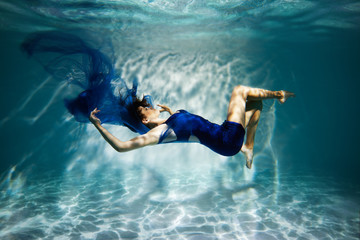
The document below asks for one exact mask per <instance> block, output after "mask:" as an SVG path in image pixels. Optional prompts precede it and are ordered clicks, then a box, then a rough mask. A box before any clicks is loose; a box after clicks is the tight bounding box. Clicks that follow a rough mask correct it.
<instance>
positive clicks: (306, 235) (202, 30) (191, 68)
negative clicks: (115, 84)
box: [0, 1, 359, 239]
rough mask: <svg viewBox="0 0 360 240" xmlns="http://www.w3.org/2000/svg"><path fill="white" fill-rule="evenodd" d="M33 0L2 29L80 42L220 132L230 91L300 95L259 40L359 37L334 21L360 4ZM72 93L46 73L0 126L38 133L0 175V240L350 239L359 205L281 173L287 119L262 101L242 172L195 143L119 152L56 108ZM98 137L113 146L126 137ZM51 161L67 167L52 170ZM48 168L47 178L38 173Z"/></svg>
mask: <svg viewBox="0 0 360 240" xmlns="http://www.w3.org/2000/svg"><path fill="white" fill-rule="evenodd" d="M31 2H32V4H33V5H31V4H30V5H28V4H26V3H25V2H24V3H19V2H16V1H13V2H11V3H6V2H1V3H0V8H1V13H2V14H3V13H4V15H2V16H3V18H1V19H0V23H2V24H1V26H0V27H1V29H3V28H5V26H7V28H8V29H10V30H12V31H19V32H31V31H35V30H39V29H41V30H44V29H46V30H48V29H54V28H55V29H58V28H60V29H61V30H63V31H66V30H69V31H70V32H76V33H78V34H79V35H81V36H82V37H84V38H88V39H85V40H89V41H90V42H91V44H94V46H96V47H98V48H99V49H100V50H102V51H104V52H105V53H106V54H109V55H114V56H116V57H115V59H116V63H115V65H116V68H117V69H118V70H120V71H121V74H122V77H123V78H124V79H126V80H127V81H129V82H131V81H132V79H133V78H134V77H138V78H139V81H140V86H139V92H141V93H148V94H152V95H153V97H154V100H155V102H156V103H166V104H168V105H169V106H171V107H172V108H173V109H180V108H184V109H187V110H189V111H190V112H193V113H196V114H200V115H202V116H204V117H205V118H207V119H209V120H212V121H214V122H217V123H221V122H222V121H223V120H224V119H225V116H226V109H227V104H228V100H229V96H230V93H231V89H232V88H233V87H234V86H235V85H237V84H243V85H250V86H256V87H264V88H273V86H275V85H276V86H279V85H281V87H284V88H286V87H288V86H296V80H295V77H294V78H293V80H292V81H289V82H281V83H279V82H278V81H279V79H281V77H282V76H281V74H278V72H277V71H278V66H275V65H274V64H273V58H272V54H269V55H270V57H269V56H268V55H266V57H265V56H264V55H265V54H264V52H265V51H266V50H264V49H262V48H265V47H264V46H262V45H261V42H260V44H259V42H258V41H259V39H261V40H263V39H265V42H266V41H271V40H272V39H274V38H279V39H280V42H281V41H282V40H284V39H286V40H289V41H294V39H297V38H298V37H299V36H301V34H303V33H306V34H305V35H306V37H304V36H303V37H304V39H303V40H304V41H305V40H309V39H312V38H316V37H317V36H318V34H319V33H321V34H320V35H321V36H322V37H324V36H325V37H326V36H328V35H327V33H329V32H330V29H331V28H329V26H331V27H346V28H348V29H351V28H354V21H353V20H352V16H353V15H349V17H345V16H344V15H341V14H342V13H343V12H344V9H349V11H352V12H357V11H358V5H357V4H351V3H348V4H346V5H345V6H344V7H341V8H337V6H338V3H333V5H331V7H328V8H325V9H323V11H321V14H320V13H319V14H313V13H314V11H312V10H314V8H315V10H316V8H317V3H316V2H315V1H304V2H299V1H270V2H269V1H265V2H264V1H242V2H240V3H239V1H226V2H224V1H211V2H209V1H206V2H203V1H188V2H187V1H181V2H179V1H173V2H172V1H149V2H146V1H141V2H140V3H138V4H131V3H130V2H128V1H112V2H111V3H108V2H107V1H106V2H104V1H97V2H96V3H94V5H91V4H90V3H78V5H76V4H75V5H74V2H73V1H66V2H63V3H61V2H59V1H46V2H45V1H31ZM100 5H101V7H100ZM29 7H30V8H29ZM332 13H334V14H332ZM14 16H15V17H14ZM330 16H331V17H330ZM333 16H334V17H333ZM339 16H343V18H339ZM11 17H12V19H11ZM7 18H10V20H11V21H10V22H12V23H13V24H11V25H8V24H7ZM5 20H6V21H5ZM24 20H26V21H24ZM29 22H30V23H31V24H32V26H31V27H30V26H29ZM4 23H6V24H4ZM74 29H75V30H74ZM289 32H290V33H289ZM288 35H291V36H289V37H288ZM279 39H278V40H279ZM107 42H111V44H107ZM266 46H267V47H268V46H270V47H273V45H272V44H268V45H266ZM109 48H111V49H110V50H109ZM275 50H276V44H275ZM275 50H274V51H275ZM35 65H36V63H35V62H34V66H35ZM26 70H29V72H30V71H31V69H24V71H26ZM39 75H41V74H39ZM32 81H34V82H38V81H37V80H36V79H32ZM68 91H71V89H70V87H69V86H68V85H66V84H65V83H57V82H56V80H54V79H52V78H51V77H46V78H44V80H42V81H40V82H39V84H38V85H37V86H35V87H34V88H32V89H29V91H28V94H27V95H26V96H25V97H24V96H23V97H21V98H20V97H19V99H23V101H22V102H20V103H18V105H17V106H15V107H14V110H13V111H12V112H11V113H9V114H7V117H6V118H4V119H1V123H0V126H1V127H3V128H7V127H9V128H10V129H13V128H15V127H12V126H13V125H12V124H13V122H14V121H20V122H21V124H24V125H26V126H27V127H28V129H33V131H30V135H32V136H31V137H34V138H35V140H34V141H36V144H33V145H31V144H30V143H29V144H22V148H19V149H20V150H21V151H23V152H24V154H23V155H22V158H21V159H20V160H18V159H16V160H14V163H13V164H12V167H11V168H10V169H9V171H7V172H5V173H4V174H3V175H2V182H1V185H0V189H1V198H0V206H1V207H0V209H1V210H0V230H1V231H0V232H1V233H0V238H4V239H36V238H44V239H52V238H55V239H67V238H73V239H95V238H97V239H119V238H125V239H199V238H200V239H287V238H290V239H291V238H292V239H299V238H303V239H314V238H318V239H321V238H323V239H327V238H328V239H345V238H346V239H357V236H358V235H357V234H358V229H357V226H358V224H359V215H358V214H357V213H356V212H354V211H349V209H359V201H356V200H357V199H356V198H355V197H353V196H352V197H351V198H349V199H348V198H346V194H345V193H344V192H345V190H344V192H342V186H341V185H340V184H339V183H336V181H335V180H334V179H331V178H326V179H320V178H318V177H316V176H307V175H304V174H303V175H299V176H295V177H293V176H290V175H287V174H286V171H285V170H282V169H279V164H278V163H279V162H281V161H282V159H284V158H285V157H286V156H282V154H281V146H279V145H277V146H273V145H272V140H273V137H274V131H275V129H276V127H277V126H276V125H275V122H276V118H275V115H276V111H282V110H281V107H280V106H278V105H276V104H275V103H274V101H267V102H264V105H265V107H264V112H263V114H262V118H261V121H260V125H259V128H258V133H257V136H256V149H255V150H256V152H257V154H256V155H255V164H254V169H252V170H251V171H249V170H247V169H244V164H245V160H244V158H243V157H242V156H241V155H239V156H236V157H232V158H224V157H220V156H218V155H216V154H214V153H212V152H211V151H210V150H208V149H206V148H205V147H203V146H200V145H198V144H172V145H162V146H154V147H149V148H145V149H142V150H138V151H136V152H130V153H126V154H118V153H116V152H115V151H114V150H113V149H112V148H111V147H110V146H108V145H107V144H106V143H105V142H104V141H103V140H102V139H100V135H99V134H98V133H97V131H96V130H95V129H94V128H93V127H92V126H87V125H79V124H78V123H76V122H75V121H74V120H73V119H72V118H71V116H70V115H69V114H68V113H66V112H65V108H64V107H63V106H62V104H61V101H62V99H63V98H64V97H66V96H67V94H68ZM72 93H73V92H71V94H72ZM289 104H291V102H290V103H289ZM303 111H305V110H303ZM304 115H305V114H304ZM29 120H30V121H29ZM107 127H108V129H109V130H110V131H111V132H112V133H114V134H115V135H116V136H119V138H120V139H129V138H131V137H133V136H134V134H132V133H129V131H128V130H127V129H125V128H121V127H117V126H107ZM294 127H296V126H294ZM15 129H16V128H15ZM31 140H32V141H33V139H32V138H31ZM285 141H286V139H285ZM29 142H30V141H29ZM34 146H35V147H34ZM54 149H60V150H58V151H57V152H56V153H59V152H60V154H58V156H54V155H55V154H54V153H53V150H54ZM279 149H280V150H279ZM54 159H55V160H54ZM56 161H58V162H62V163H63V165H64V166H63V165H61V166H62V167H59V165H56V166H57V167H54V169H53V168H52V164H54V165H55V162H56ZM44 162H49V163H48V164H49V166H48V168H47V169H46V168H45V169H46V170H47V171H45V172H44V173H42V172H38V171H39V170H38V167H39V166H38V165H43V164H44ZM42 174H43V175H44V176H42ZM39 176H41V177H39ZM324 183H326V184H324ZM339 185H340V186H339ZM339 191H340V193H339ZM343 193H344V194H343ZM356 194H357V195H358V190H357V193H356ZM356 194H355V195H356ZM357 195H356V196H357ZM339 219H341V222H340V221H339Z"/></svg>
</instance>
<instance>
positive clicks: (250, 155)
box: [241, 145, 254, 169]
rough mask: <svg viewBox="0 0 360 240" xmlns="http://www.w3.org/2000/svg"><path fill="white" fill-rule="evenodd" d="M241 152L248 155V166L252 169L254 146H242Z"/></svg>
mask: <svg viewBox="0 0 360 240" xmlns="http://www.w3.org/2000/svg"><path fill="white" fill-rule="evenodd" d="M241 152H242V153H243V154H244V155H245V157H246V167H247V168H248V169H251V166H252V163H253V158H254V151H253V149H252V148H248V147H246V146H245V145H243V146H242V148H241Z"/></svg>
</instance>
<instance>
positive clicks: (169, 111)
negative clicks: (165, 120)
mask: <svg viewBox="0 0 360 240" xmlns="http://www.w3.org/2000/svg"><path fill="white" fill-rule="evenodd" d="M158 106H159V107H161V109H160V112H168V113H170V115H173V114H174V112H173V111H172V110H171V109H170V108H169V107H168V106H165V105H161V104H158Z"/></svg>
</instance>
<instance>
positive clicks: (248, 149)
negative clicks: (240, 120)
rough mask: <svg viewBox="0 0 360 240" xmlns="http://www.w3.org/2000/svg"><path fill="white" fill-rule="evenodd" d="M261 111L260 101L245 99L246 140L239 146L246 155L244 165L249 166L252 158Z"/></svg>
mask: <svg viewBox="0 0 360 240" xmlns="http://www.w3.org/2000/svg"><path fill="white" fill-rule="evenodd" d="M261 111H262V101H261V100H256V101H252V100H250V101H247V102H246V112H245V123H246V141H245V144H244V145H243V146H242V148H241V152H242V153H243V154H244V155H245V157H246V167H247V168H249V169H250V168H251V166H252V163H253V158H254V151H253V149H254V143H255V133H256V128H257V126H258V124H259V120H260V115H261Z"/></svg>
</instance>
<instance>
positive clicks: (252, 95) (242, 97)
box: [227, 85, 295, 128]
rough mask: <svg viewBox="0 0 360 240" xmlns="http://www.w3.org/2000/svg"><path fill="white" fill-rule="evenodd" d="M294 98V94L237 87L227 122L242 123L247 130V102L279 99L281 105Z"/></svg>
mask: <svg viewBox="0 0 360 240" xmlns="http://www.w3.org/2000/svg"><path fill="white" fill-rule="evenodd" d="M294 96H295V94H294V93H291V92H287V91H269V90H265V89H260V88H251V87H246V86H242V85H239V86H236V87H235V88H234V89H233V92H232V94H231V99H230V103H229V108H228V116H227V120H228V121H232V122H237V123H240V124H241V125H242V126H243V127H244V128H246V116H245V112H246V101H247V100H249V101H254V100H263V99H278V100H279V102H280V103H284V102H285V101H286V100H287V99H288V98H289V97H294Z"/></svg>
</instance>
